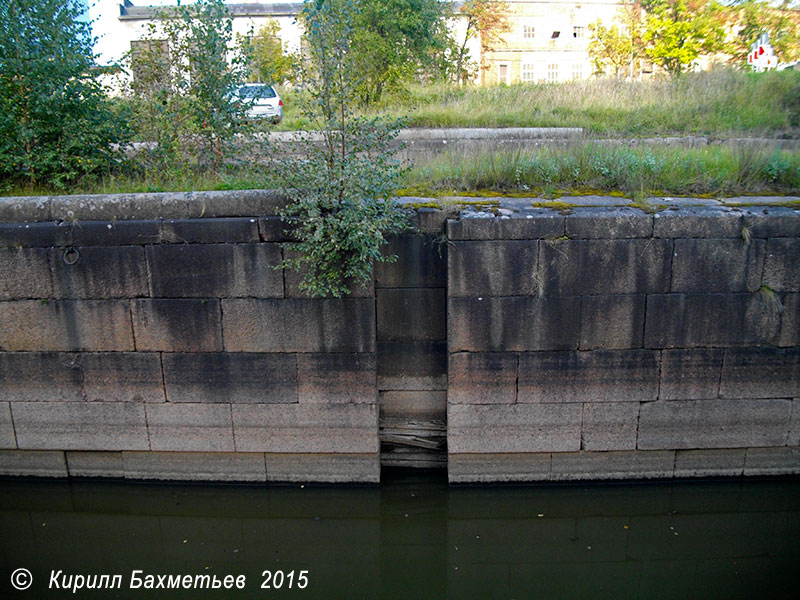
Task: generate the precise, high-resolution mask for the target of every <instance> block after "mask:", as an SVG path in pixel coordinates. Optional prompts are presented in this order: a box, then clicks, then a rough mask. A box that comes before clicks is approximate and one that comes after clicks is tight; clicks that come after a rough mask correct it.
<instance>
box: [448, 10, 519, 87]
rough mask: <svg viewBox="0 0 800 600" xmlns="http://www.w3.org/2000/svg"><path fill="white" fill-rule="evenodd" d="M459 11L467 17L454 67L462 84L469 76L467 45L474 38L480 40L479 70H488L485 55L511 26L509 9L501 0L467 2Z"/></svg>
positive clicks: (501, 39)
mask: <svg viewBox="0 0 800 600" xmlns="http://www.w3.org/2000/svg"><path fill="white" fill-rule="evenodd" d="M459 10H460V12H461V13H462V14H463V15H465V16H466V17H467V25H466V30H465V33H464V41H463V42H462V43H461V47H460V48H459V51H458V55H457V65H456V72H457V73H458V74H459V82H462V83H463V81H465V78H466V77H468V76H469V70H468V69H467V62H468V60H469V51H468V50H467V44H468V43H469V41H470V40H471V39H474V38H476V37H477V38H479V39H480V45H481V58H480V69H481V72H484V71H485V70H486V69H487V68H488V67H487V66H486V59H485V56H486V53H487V52H491V51H492V50H493V49H494V47H495V46H496V45H497V44H498V43H500V42H502V41H503V34H504V33H506V32H508V31H511V24H510V22H509V20H508V18H509V14H510V12H511V8H510V7H509V5H508V4H507V3H506V2H504V1H503V0H467V2H465V3H464V4H463V5H462V6H461V8H460V9H459Z"/></svg>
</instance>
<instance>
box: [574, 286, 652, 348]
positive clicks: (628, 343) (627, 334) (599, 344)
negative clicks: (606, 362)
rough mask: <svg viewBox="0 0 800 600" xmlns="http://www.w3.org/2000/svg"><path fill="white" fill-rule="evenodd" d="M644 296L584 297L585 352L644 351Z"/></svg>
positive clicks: (582, 312)
mask: <svg viewBox="0 0 800 600" xmlns="http://www.w3.org/2000/svg"><path fill="white" fill-rule="evenodd" d="M644 307H645V296H644V295H633V294H630V295H613V296H583V297H582V298H581V340H580V348H581V350H593V349H595V348H607V349H626V348H641V347H642V343H643V338H644Z"/></svg>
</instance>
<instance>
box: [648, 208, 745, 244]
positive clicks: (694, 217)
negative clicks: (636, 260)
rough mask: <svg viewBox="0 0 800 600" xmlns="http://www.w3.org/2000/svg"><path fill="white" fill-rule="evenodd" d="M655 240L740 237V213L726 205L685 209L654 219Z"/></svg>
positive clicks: (665, 212)
mask: <svg viewBox="0 0 800 600" xmlns="http://www.w3.org/2000/svg"><path fill="white" fill-rule="evenodd" d="M653 236H654V237H657V238H739V239H741V237H742V214H741V213H740V212H737V211H734V210H732V209H730V208H727V207H725V206H686V207H682V208H681V209H680V210H675V211H671V210H666V211H662V212H659V213H656V214H655V215H654V216H653Z"/></svg>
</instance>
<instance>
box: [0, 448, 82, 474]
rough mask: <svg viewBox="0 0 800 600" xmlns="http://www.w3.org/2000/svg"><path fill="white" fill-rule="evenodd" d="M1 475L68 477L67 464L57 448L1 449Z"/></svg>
mask: <svg viewBox="0 0 800 600" xmlns="http://www.w3.org/2000/svg"><path fill="white" fill-rule="evenodd" d="M0 475H11V476H35V477H66V476H67V465H66V463H65V462H64V453H63V452H60V451H57V450H50V451H40V450H0Z"/></svg>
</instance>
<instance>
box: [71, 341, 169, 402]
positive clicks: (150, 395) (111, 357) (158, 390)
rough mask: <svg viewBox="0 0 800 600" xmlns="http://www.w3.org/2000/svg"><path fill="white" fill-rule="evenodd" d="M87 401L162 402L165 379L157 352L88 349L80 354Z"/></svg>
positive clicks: (163, 399)
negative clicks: (95, 350)
mask: <svg viewBox="0 0 800 600" xmlns="http://www.w3.org/2000/svg"><path fill="white" fill-rule="evenodd" d="M79 361H80V366H81V369H82V371H83V390H84V395H85V397H86V400H89V401H95V400H105V401H114V402H129V401H134V402H164V401H165V400H166V398H165V397H164V382H163V378H162V376H161V360H160V357H159V355H158V354H156V353H149V352H90V353H85V354H81V355H80V358H79Z"/></svg>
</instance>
